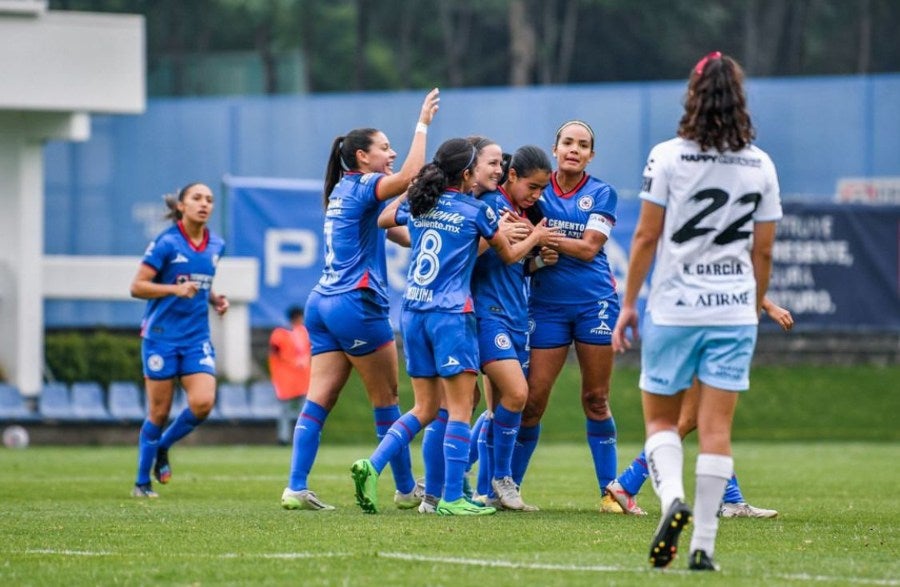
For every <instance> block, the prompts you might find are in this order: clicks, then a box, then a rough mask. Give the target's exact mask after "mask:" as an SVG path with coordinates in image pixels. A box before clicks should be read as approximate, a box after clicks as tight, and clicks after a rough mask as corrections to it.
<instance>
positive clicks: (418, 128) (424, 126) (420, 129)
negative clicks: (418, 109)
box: [416, 122, 428, 135]
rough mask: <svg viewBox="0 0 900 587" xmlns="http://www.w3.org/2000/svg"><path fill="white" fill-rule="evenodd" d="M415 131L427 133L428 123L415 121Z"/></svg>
mask: <svg viewBox="0 0 900 587" xmlns="http://www.w3.org/2000/svg"><path fill="white" fill-rule="evenodd" d="M416 132H420V133H422V134H423V135H427V134H428V125H427V124H425V123H424V122H417V123H416Z"/></svg>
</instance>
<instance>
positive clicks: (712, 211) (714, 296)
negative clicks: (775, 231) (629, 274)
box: [640, 138, 781, 326]
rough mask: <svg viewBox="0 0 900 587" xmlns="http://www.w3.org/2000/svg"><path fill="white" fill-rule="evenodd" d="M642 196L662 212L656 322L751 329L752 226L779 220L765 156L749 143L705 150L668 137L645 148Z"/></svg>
mask: <svg viewBox="0 0 900 587" xmlns="http://www.w3.org/2000/svg"><path fill="white" fill-rule="evenodd" d="M640 197H641V198H643V199H645V200H647V201H649V202H653V203H654V204H659V205H660V206H663V207H664V208H665V209H666V212H665V222H664V226H663V233H662V235H661V237H660V240H659V244H658V246H657V251H656V264H655V267H654V269H653V278H652V280H651V284H650V285H651V289H650V299H649V300H648V303H647V309H648V311H649V312H650V313H651V314H652V316H653V322H654V323H655V324H663V325H670V326H717V325H746V324H756V323H757V322H758V321H759V316H758V315H757V313H756V279H755V277H754V275H753V265H752V264H751V259H750V247H751V244H752V237H753V223H754V222H772V221H777V220H779V219H781V197H780V194H779V190H778V177H777V175H776V173H775V165H774V164H773V163H772V160H771V159H770V158H769V156H768V155H767V154H766V153H765V152H764V151H763V150H762V149H759V148H757V147H754V146H752V145H751V146H749V147H747V148H745V149H743V150H742V151H740V152H737V153H732V152H730V151H726V152H724V153H719V152H718V151H714V150H713V151H706V152H703V151H701V150H700V146H699V145H698V144H697V143H695V142H693V141H688V140H685V139H682V138H675V139H671V140H668V141H666V142H663V143H660V144H658V145H656V146H655V147H654V148H653V150H652V151H650V156H649V158H648V159H647V167H646V168H645V169H644V183H643V187H642V188H641V194H640Z"/></svg>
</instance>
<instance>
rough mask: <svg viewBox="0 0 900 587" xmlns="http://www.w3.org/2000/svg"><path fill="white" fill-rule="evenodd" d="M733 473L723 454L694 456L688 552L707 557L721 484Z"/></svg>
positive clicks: (722, 489) (712, 546) (711, 546)
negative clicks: (691, 534) (695, 466)
mask: <svg viewBox="0 0 900 587" xmlns="http://www.w3.org/2000/svg"><path fill="white" fill-rule="evenodd" d="M733 473H734V459H732V458H731V457H729V456H725V455H714V454H700V455H697V488H696V489H697V495H696V497H695V499H694V534H693V536H691V550H690V552H694V551H695V550H703V551H706V554H708V555H709V556H710V557H711V556H712V555H713V551H714V550H715V546H716V532H717V531H718V529H719V518H718V515H717V514H718V513H719V505H720V504H721V503H722V496H723V495H724V494H725V485H726V484H727V483H728V480H729V479H731V475H732V474H733Z"/></svg>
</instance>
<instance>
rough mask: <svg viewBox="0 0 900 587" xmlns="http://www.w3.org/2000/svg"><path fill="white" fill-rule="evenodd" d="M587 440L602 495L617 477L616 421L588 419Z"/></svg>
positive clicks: (611, 419) (610, 419)
mask: <svg viewBox="0 0 900 587" xmlns="http://www.w3.org/2000/svg"><path fill="white" fill-rule="evenodd" d="M586 428H587V441H588V446H589V447H590V448H591V457H592V458H593V460H594V473H596V475H597V482H598V483H599V484H600V495H603V491H604V489H606V486H607V485H608V484H609V483H610V481H612V480H613V479H615V478H616V470H617V469H618V462H617V457H616V421H615V420H614V419H613V418H607V419H606V420H591V419H590V418H588V419H587V425H586Z"/></svg>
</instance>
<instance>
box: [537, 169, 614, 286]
mask: <svg viewBox="0 0 900 587" xmlns="http://www.w3.org/2000/svg"><path fill="white" fill-rule="evenodd" d="M617 200H618V195H617V194H616V190H615V188H613V187H612V186H611V185H609V184H608V183H606V182H603V181H601V180H599V179H596V178H594V177H591V176H590V175H587V174H585V176H584V178H583V179H582V180H581V182H580V183H579V184H578V185H577V186H576V187H575V189H573V190H572V191H570V192H568V193H563V192H562V190H560V188H559V184H557V183H556V176H555V175H554V176H553V177H552V178H551V183H550V185H548V186H547V187H546V188H544V193H543V194H541V197H540V199H539V200H538V201H537V204H535V206H537V207H538V209H539V210H540V211H541V214H542V215H543V216H544V218H546V219H547V226H556V227H559V228H560V229H561V230H562V234H563V235H564V236H566V237H569V238H575V239H580V238H581V237H582V235H583V234H584V231H585V229H588V228H591V229H594V230H600V231H605V232H606V234H609V228H610V225H612V224H615V222H616V202H617ZM615 291H616V283H615V278H614V277H613V275H612V272H611V271H610V269H609V261H608V260H607V259H606V253H604V252H603V249H602V248H601V249H600V251H599V252H598V253H597V255H596V256H594V258H593V259H591V260H590V261H588V262H585V261H581V260H579V259H576V258H575V257H572V256H569V255H563V254H560V256H559V262H558V263H556V264H554V265H547V266H546V267H543V268H541V269H539V270H538V271H536V272H535V273H534V274H533V275H532V277H531V299H532V301H534V302H539V303H545V304H579V303H584V302H593V301H595V300H599V299H605V298H608V297H609V296H611V295H615Z"/></svg>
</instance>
